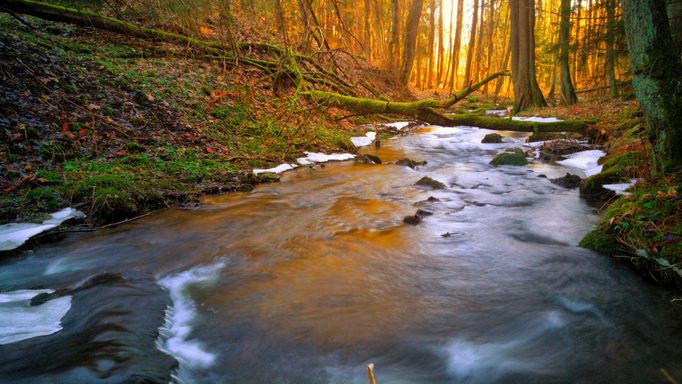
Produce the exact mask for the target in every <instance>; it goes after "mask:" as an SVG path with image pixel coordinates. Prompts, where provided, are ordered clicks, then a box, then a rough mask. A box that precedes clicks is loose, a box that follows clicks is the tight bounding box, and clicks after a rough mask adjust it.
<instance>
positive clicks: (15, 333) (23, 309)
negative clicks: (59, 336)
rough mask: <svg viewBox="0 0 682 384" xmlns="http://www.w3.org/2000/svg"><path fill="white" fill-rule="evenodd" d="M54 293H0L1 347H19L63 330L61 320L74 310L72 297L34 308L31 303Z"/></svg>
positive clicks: (65, 297)
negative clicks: (8, 345)
mask: <svg viewBox="0 0 682 384" xmlns="http://www.w3.org/2000/svg"><path fill="white" fill-rule="evenodd" d="M52 292H54V291H53V290H51V289H22V290H19V291H10V292H4V293H0V345H3V344H11V343H16V342H17V341H21V340H26V339H31V338H34V337H38V336H45V335H51V334H53V333H55V332H58V331H60V330H61V329H62V324H61V321H62V318H63V317H64V316H65V315H66V313H67V312H69V309H71V296H62V297H59V298H56V299H52V300H48V301H46V302H44V303H42V304H40V305H36V306H31V299H32V298H34V297H35V296H37V295H39V294H41V293H52Z"/></svg>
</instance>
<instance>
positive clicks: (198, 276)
mask: <svg viewBox="0 0 682 384" xmlns="http://www.w3.org/2000/svg"><path fill="white" fill-rule="evenodd" d="M224 267H225V264H224V263H223V262H218V263H215V264H210V265H201V266H197V267H194V268H191V269H188V270H186V271H183V272H180V273H177V274H173V275H169V276H166V277H164V278H162V279H160V280H158V284H159V285H160V286H162V287H164V288H166V289H167V290H168V293H169V295H170V298H171V300H172V302H173V305H172V306H171V307H169V308H168V309H167V310H166V321H165V324H164V325H163V326H161V327H160V328H159V335H160V336H159V339H158V340H157V347H158V348H159V350H161V351H163V352H166V353H168V354H169V355H171V356H173V357H175V358H176V359H177V360H178V362H179V363H180V371H179V374H180V375H182V374H183V372H182V371H183V370H184V369H186V368H195V367H197V368H206V367H209V366H211V365H212V364H213V362H214V361H215V359H216V356H215V355H214V354H213V353H211V352H209V351H207V350H206V347H205V346H204V345H203V343H201V342H200V341H199V340H193V339H191V338H190V336H191V334H192V327H193V323H194V320H195V318H196V315H197V308H196V304H195V303H194V301H193V300H192V298H191V297H190V296H189V294H188V292H187V289H188V288H189V287H190V286H194V285H199V284H210V283H212V282H215V280H216V279H217V278H218V276H219V273H218V272H220V270H221V269H223V268H224Z"/></svg>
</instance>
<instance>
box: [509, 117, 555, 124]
mask: <svg viewBox="0 0 682 384" xmlns="http://www.w3.org/2000/svg"><path fill="white" fill-rule="evenodd" d="M512 120H518V121H531V122H534V123H558V122H560V121H563V120H560V119H557V118H556V117H539V116H514V117H512Z"/></svg>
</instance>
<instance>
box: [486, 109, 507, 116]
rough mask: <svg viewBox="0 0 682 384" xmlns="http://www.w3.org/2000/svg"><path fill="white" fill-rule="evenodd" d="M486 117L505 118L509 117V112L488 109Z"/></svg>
mask: <svg viewBox="0 0 682 384" xmlns="http://www.w3.org/2000/svg"><path fill="white" fill-rule="evenodd" d="M485 115H486V116H497V117H505V116H507V110H506V109H487V110H486V111H485Z"/></svg>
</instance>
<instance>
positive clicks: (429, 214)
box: [414, 209, 433, 219]
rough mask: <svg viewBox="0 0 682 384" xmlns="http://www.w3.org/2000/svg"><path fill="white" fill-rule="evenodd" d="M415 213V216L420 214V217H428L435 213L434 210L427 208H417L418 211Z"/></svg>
mask: <svg viewBox="0 0 682 384" xmlns="http://www.w3.org/2000/svg"><path fill="white" fill-rule="evenodd" d="M414 215H415V216H419V217H420V218H422V219H423V218H424V217H426V216H431V215H433V212H431V211H427V210H425V209H418V210H417V213H415V214H414Z"/></svg>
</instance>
